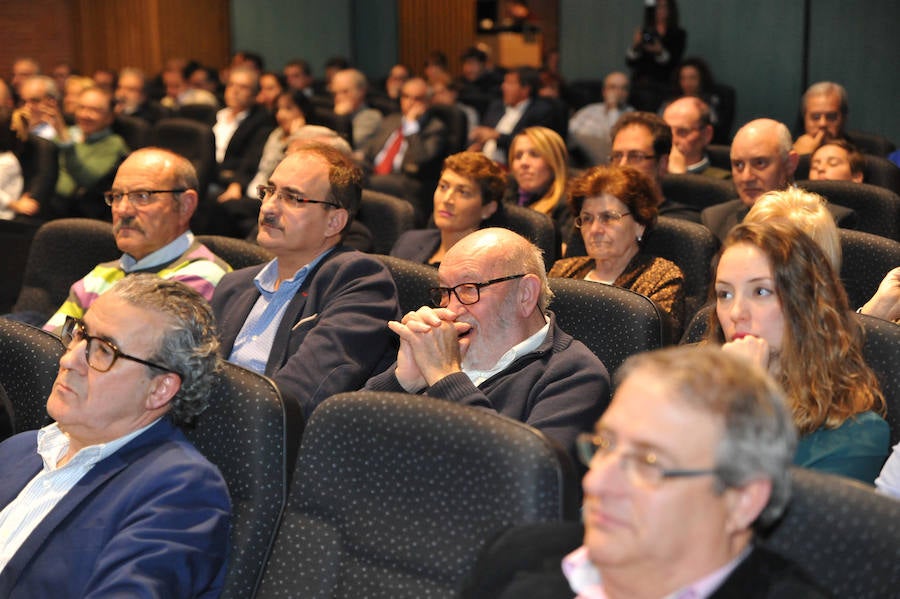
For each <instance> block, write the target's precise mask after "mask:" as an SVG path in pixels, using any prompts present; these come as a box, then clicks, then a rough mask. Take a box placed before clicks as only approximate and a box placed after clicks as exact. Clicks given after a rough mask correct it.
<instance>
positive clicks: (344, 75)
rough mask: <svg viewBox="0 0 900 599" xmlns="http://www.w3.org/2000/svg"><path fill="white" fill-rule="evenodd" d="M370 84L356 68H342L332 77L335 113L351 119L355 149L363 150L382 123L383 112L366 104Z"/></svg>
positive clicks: (331, 85) (352, 140)
mask: <svg viewBox="0 0 900 599" xmlns="http://www.w3.org/2000/svg"><path fill="white" fill-rule="evenodd" d="M368 86H369V84H368V82H367V81H366V76H365V75H363V74H362V72H361V71H358V70H356V69H343V70H340V71H338V72H336V73H335V74H334V76H333V77H332V78H331V84H330V87H331V89H330V91H331V93H332V94H334V113H335V114H336V115H338V116H339V117H340V116H345V117H347V118H349V119H350V122H351V137H352V139H351V143H352V144H353V149H354V150H362V149H363V147H364V146H365V144H366V142H368V141H369V139H371V138H372V136H373V135H375V131H376V130H377V129H378V125H379V124H380V123H381V113H380V112H378V111H377V110H375V109H374V108H370V107H369V106H368V105H367V104H366V91H367V89H368Z"/></svg>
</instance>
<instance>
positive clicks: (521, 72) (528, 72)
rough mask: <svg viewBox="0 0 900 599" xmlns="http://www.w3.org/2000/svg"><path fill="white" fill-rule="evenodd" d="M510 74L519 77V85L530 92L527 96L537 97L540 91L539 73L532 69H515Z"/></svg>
mask: <svg viewBox="0 0 900 599" xmlns="http://www.w3.org/2000/svg"><path fill="white" fill-rule="evenodd" d="M510 73H515V74H516V75H517V76H518V77H519V85H521V86H522V87H527V88H529V89H530V90H531V93H529V94H528V95H529V96H530V97H532V98H534V97H535V96H537V94H538V91H540V89H541V73H540V71H538V70H537V69H536V68H534V67H516V68H515V69H513V70H511V71H510Z"/></svg>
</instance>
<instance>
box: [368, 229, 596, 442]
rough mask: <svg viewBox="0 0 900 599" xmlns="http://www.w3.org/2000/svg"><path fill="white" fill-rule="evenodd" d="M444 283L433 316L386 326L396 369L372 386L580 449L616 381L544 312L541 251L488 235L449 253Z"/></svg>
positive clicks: (515, 238) (501, 233)
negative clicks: (508, 421)
mask: <svg viewBox="0 0 900 599" xmlns="http://www.w3.org/2000/svg"><path fill="white" fill-rule="evenodd" d="M438 278H439V282H440V285H441V286H440V287H436V288H434V289H433V290H432V296H433V299H432V302H433V303H434V305H435V307H434V308H431V307H428V306H423V307H422V308H419V309H418V310H417V311H415V312H409V313H408V314H406V315H405V316H404V317H403V319H402V320H401V321H399V322H398V321H392V322H389V323H388V326H389V327H390V329H391V330H392V331H394V332H395V333H396V334H397V335H398V336H399V337H400V350H399V352H398V354H397V362H396V364H394V365H393V366H392V367H390V368H388V369H387V370H386V371H385V372H384V373H382V374H381V375H379V376H377V377H375V378H373V379H371V380H369V382H368V383H367V384H366V388H367V389H374V390H380V391H397V392H403V391H405V392H407V393H422V394H425V395H428V396H430V397H435V398H440V399H444V400H448V401H454V402H456V403H460V404H464V405H470V406H476V407H481V408H487V409H490V410H494V411H496V412H498V413H500V414H502V415H504V416H507V417H509V418H512V419H514V420H518V421H520V422H524V423H526V424H529V425H531V426H533V427H535V428H537V429H539V430H541V431H542V432H544V433H545V434H546V435H547V436H549V437H551V438H553V439H554V440H556V441H558V442H559V443H561V444H562V445H563V447H565V448H567V449H569V450H570V451H571V450H573V449H574V443H575V437H576V436H577V435H578V434H579V433H581V432H583V431H587V430H590V427H591V425H592V424H593V421H595V420H596V418H597V417H598V416H599V415H600V413H602V412H603V410H604V409H605V408H606V406H607V404H608V403H609V374H608V372H607V370H606V367H605V366H604V365H603V363H602V362H601V361H600V360H599V359H598V358H597V357H596V356H595V355H594V354H593V353H591V351H590V350H589V349H588V348H587V347H585V345H584V344H582V343H581V342H580V341H576V340H575V339H573V338H572V337H571V335H569V334H567V333H565V332H564V331H563V330H562V329H560V328H559V326H558V325H557V324H556V318H555V316H554V315H553V313H552V312H549V311H548V310H547V306H548V305H549V303H550V299H551V298H552V295H553V294H552V291H551V290H550V286H549V284H548V282H547V275H546V271H545V269H544V261H543V258H542V257H541V252H540V250H539V249H538V248H536V247H535V246H534V245H533V244H532V243H530V242H529V241H528V240H526V239H525V238H524V237H521V236H519V235H517V234H516V233H513V232H512V231H510V230H508V229H500V228H488V229H481V230H479V231H476V232H474V233H472V234H470V235H468V236H466V237H464V238H463V239H462V240H461V241H459V242H457V243H456V245H454V246H453V247H452V248H450V250H449V251H447V253H446V255H445V256H444V259H443V260H442V261H441V266H440V268H439V269H438Z"/></svg>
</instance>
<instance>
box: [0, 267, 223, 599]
mask: <svg viewBox="0 0 900 599" xmlns="http://www.w3.org/2000/svg"><path fill="white" fill-rule="evenodd" d="M62 341H63V343H64V344H65V345H66V352H65V354H63V357H62V358H60V361H59V374H58V375H57V377H56V382H55V383H54V385H53V390H52V391H51V393H50V397H49V399H48V400H47V412H48V413H49V414H50V416H51V417H52V418H53V419H54V420H55V421H56V422H54V423H53V424H51V425H49V426H46V427H44V428H42V429H41V430H39V431H28V432H25V433H21V434H19V435H16V436H15V437H12V438H10V439H8V440H7V441H5V442H4V443H3V444H2V445H0V506H2V511H0V595H2V596H3V597H9V598H18V597H22V598H26V597H125V596H132V597H133V596H139V595H152V596H155V597H173V598H176V597H183V598H185V599H187V598H193V597H218V596H219V593H221V591H222V586H223V582H224V577H225V564H226V558H227V555H228V544H229V536H228V529H229V519H230V513H231V506H230V502H229V499H228V489H227V487H226V485H225V481H224V480H223V479H222V475H221V474H220V473H219V471H218V470H217V469H216V467H215V466H213V465H212V464H210V463H209V462H208V461H207V460H206V458H204V457H203V456H202V455H201V454H200V453H199V452H198V451H197V450H196V449H195V448H194V447H193V446H192V445H191V444H190V442H189V441H188V440H187V439H186V438H185V436H184V435H183V434H182V433H181V432H180V431H179V430H178V428H177V427H178V426H180V425H183V424H189V423H191V422H192V421H193V419H194V418H195V417H196V416H198V415H199V414H200V413H201V412H202V411H203V410H204V408H206V403H207V393H208V391H209V386H210V384H211V382H212V375H213V372H214V370H215V367H216V364H217V357H216V346H217V343H216V339H215V327H214V323H213V316H212V311H211V310H210V308H209V306H208V304H207V303H206V302H205V301H204V300H203V298H201V297H200V296H199V295H198V294H197V293H196V292H195V291H193V290H191V289H190V288H188V287H186V286H185V285H183V284H181V283H178V282H176V281H164V280H161V279H159V278H157V277H153V276H150V275H145V276H136V277H129V278H127V279H125V280H123V281H121V282H120V283H119V284H118V285H116V286H115V287H113V288H112V289H111V290H110V291H109V292H108V293H106V294H104V295H103V296H102V297H100V298H98V299H97V301H96V302H94V304H93V305H92V306H91V309H90V310H89V311H88V312H87V314H85V316H84V319H83V320H81V319H75V318H69V319H68V320H67V321H66V323H65V326H64V327H63V331H62Z"/></svg>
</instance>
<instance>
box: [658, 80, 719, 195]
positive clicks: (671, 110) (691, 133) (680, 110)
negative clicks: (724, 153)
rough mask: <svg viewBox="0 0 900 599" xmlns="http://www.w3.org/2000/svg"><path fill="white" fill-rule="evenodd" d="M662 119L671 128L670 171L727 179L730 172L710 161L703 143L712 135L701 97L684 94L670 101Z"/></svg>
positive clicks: (705, 106) (706, 111) (704, 104)
mask: <svg viewBox="0 0 900 599" xmlns="http://www.w3.org/2000/svg"><path fill="white" fill-rule="evenodd" d="M663 120H664V121H665V122H666V124H667V125H668V126H669V127H671V129H672V151H671V152H669V172H670V173H689V174H694V175H703V176H705V177H713V178H715V179H730V178H731V172H730V171H727V170H725V169H723V168H719V167H717V166H712V165H711V164H710V163H709V156H707V155H706V146H708V145H709V144H710V142H711V141H712V138H713V126H712V121H710V111H709V105H708V104H707V103H706V102H704V101H703V100H701V99H700V98H695V97H693V96H691V97H684V98H679V99H677V100H675V101H674V102H672V103H671V104H669V105H668V106H667V107H666V109H665V111H664V112H663Z"/></svg>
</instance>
